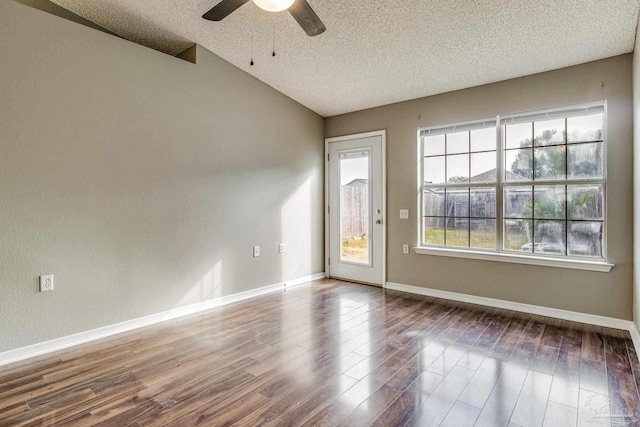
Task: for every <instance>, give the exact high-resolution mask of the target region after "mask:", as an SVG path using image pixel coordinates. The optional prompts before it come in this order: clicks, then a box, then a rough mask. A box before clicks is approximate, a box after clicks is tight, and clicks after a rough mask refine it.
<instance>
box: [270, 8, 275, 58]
mask: <svg viewBox="0 0 640 427" xmlns="http://www.w3.org/2000/svg"><path fill="white" fill-rule="evenodd" d="M271 34H272V40H271V43H272V44H271V47H272V49H271V56H276V14H275V13H273V14H271Z"/></svg>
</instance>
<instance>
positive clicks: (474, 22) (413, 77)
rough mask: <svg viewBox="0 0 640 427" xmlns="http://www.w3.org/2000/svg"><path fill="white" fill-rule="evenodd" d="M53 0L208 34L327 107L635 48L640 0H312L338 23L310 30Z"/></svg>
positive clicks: (136, 4)
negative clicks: (315, 32)
mask: <svg viewBox="0 0 640 427" xmlns="http://www.w3.org/2000/svg"><path fill="white" fill-rule="evenodd" d="M52 1H53V2H54V3H57V4H59V5H60V6H62V7H64V8H66V9H69V10H70V11H72V12H74V13H76V14H78V15H80V16H82V17H85V18H87V19H89V20H90V21H93V22H95V23H96V24H98V25H100V26H102V27H104V28H106V29H108V30H110V31H112V32H114V33H116V34H118V35H120V36H122V37H124V38H126V39H129V40H132V41H134V42H137V43H140V44H143V45H146V46H149V47H152V48H154V49H158V50H161V51H163V52H166V53H170V54H174V55H175V54H177V53H179V52H181V51H183V50H184V49H185V48H187V47H189V46H190V45H191V44H193V43H198V44H200V45H202V46H204V47H205V48H207V49H208V50H210V51H212V52H214V53H216V54H217V55H219V56H221V57H222V58H224V59H225V60H227V61H229V62H231V63H232V64H234V65H236V66H237V67H239V68H241V69H243V70H244V71H246V72H248V73H250V74H252V75H253V76H255V77H256V78H258V79H260V80H262V81H263V82H265V83H267V84H268V85H270V86H272V87H274V88H275V89H277V90H279V91H280V92H282V93H284V94H285V95H287V96H289V97H291V98H293V99H295V100H296V101H298V102H300V103H301V104H303V105H305V106H307V107H308V108H310V109H311V110H313V111H316V112H317V113H319V114H320V115H322V116H325V117H327V116H333V115H337V114H342V113H347V112H351V111H356V110H361V109H366V108H371V107H375V106H379V105H384V104H390V103H394V102H399V101H405V100H408V99H414V98H419V97H423V96H428V95H434V94H438V93H443V92H448V91H452V90H457V89H462V88H467V87H472V86H477V85H481V84H486V83H491V82H495V81H500V80H506V79H509V78H514V77H520V76H524V75H529V74H534V73H538V72H543V71H548V70H553V69H557V68H562V67H567V66H571V65H576V64H580V63H584V62H589V61H594V60H597V59H602V58H607V57H611V56H615V55H620V54H623V53H628V52H632V51H633V49H634V40H635V32H636V26H637V24H638V10H639V7H640V0H473V1H472V0H466V1H464V0H403V1H392V0H348V1H347V0H308V1H309V3H310V4H311V5H312V6H313V8H314V9H315V11H316V13H317V14H318V15H319V16H320V18H321V19H322V21H323V22H324V24H325V25H326V26H327V31H326V32H325V33H324V34H321V35H319V36H316V37H308V36H307V35H306V34H305V33H304V32H303V30H302V29H301V28H300V26H298V24H297V23H296V22H295V20H294V19H293V18H292V17H291V15H290V14H289V13H287V12H280V13H276V14H271V13H269V12H265V11H263V10H261V9H259V8H258V7H256V6H255V5H254V4H253V3H252V2H250V3H247V4H245V5H244V6H242V7H241V8H240V9H238V10H237V11H235V12H234V13H232V14H231V15H229V16H228V17H227V18H225V19H224V20H223V21H220V22H211V21H206V20H204V19H202V18H201V16H202V14H203V13H204V12H206V11H207V10H209V9H210V8H211V7H213V6H214V5H215V4H217V3H218V2H219V0H52ZM274 36H275V51H276V53H277V55H276V56H275V57H272V56H271V52H272V45H273V40H274ZM252 51H253V59H254V65H253V66H250V65H249V62H250V59H251V56H252Z"/></svg>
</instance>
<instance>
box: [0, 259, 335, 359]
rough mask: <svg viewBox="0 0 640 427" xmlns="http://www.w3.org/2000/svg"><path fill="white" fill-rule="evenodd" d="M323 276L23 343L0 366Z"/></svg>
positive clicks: (7, 353)
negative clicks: (24, 344) (47, 339)
mask: <svg viewBox="0 0 640 427" xmlns="http://www.w3.org/2000/svg"><path fill="white" fill-rule="evenodd" d="M324 277H325V275H324V272H323V273H318V274H313V275H311V276H306V277H300V278H297V279H293V280H287V281H284V282H280V283H276V284H275V285H269V286H264V287H261V288H258V289H252V290H250V291H245V292H239V293H237V294H233V295H228V296H225V297H220V298H216V299H212V300H207V301H203V302H199V303H197V304H192V305H188V306H185V307H178V308H174V309H172V310H168V311H163V312H161V313H156V314H151V315H149V316H145V317H140V318H137V319H132V320H127V321H125V322H121V323H116V324H113V325H109V326H104V327H102V328H97V329H92V330H90V331H85V332H80V333H78V334H74V335H69V336H66V337H62V338H56V339H54V340H51V341H45V342H41V343H38V344H33V345H30V346H27V347H21V348H17V349H15V350H9V351H6V352H4V353H0V366H2V365H7V364H9V363H13V362H18V361H21V360H25V359H29V358H31V357H36V356H41V355H43V354H46V353H51V352H54V351H58V350H63V349H65V348H69V347H73V346H75V345H79V344H84V343H86V342H89V341H94V340H97V339H100V338H105V337H108V336H111V335H116V334H120V333H122V332H127V331H130V330H133V329H137V328H142V327H144V326H149V325H153V324H156V323H160V322H164V321H166V320H171V319H176V318H178V317H182V316H187V315H189V314H195V313H199V312H201V311H205V310H210V309H212V308H215V307H220V306H223V305H228V304H232V303H234V302H238V301H243V300H246V299H249V298H254V297H257V296H260V295H264V294H268V293H272V292H278V291H283V290H286V289H291V288H294V287H296V286H300V285H303V284H305V283H308V282H311V281H313V280H318V279H323V278H324Z"/></svg>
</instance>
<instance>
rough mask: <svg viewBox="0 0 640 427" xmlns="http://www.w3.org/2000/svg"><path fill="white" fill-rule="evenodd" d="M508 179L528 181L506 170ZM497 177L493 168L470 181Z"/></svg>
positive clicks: (491, 179)
mask: <svg viewBox="0 0 640 427" xmlns="http://www.w3.org/2000/svg"><path fill="white" fill-rule="evenodd" d="M505 173H506V178H507V181H528V180H527V178H524V177H521V176H520V175H517V174H515V173H513V172H511V171H509V170H507V171H505ZM495 179H496V169H495V168H494V169H491V170H488V171H486V172H482V173H479V174H478V175H474V176H472V177H471V179H470V181H471V183H473V182H491V181H495ZM425 184H432V183H431V182H427V181H425ZM347 185H349V184H347Z"/></svg>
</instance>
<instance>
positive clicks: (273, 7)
mask: <svg viewBox="0 0 640 427" xmlns="http://www.w3.org/2000/svg"><path fill="white" fill-rule="evenodd" d="M294 1H295V0H253V2H254V3H255V4H256V5H257V6H258V7H259V8H260V9H264V10H266V11H267V12H282V11H283V10H286V9H289V6H291V5H292V4H293V2H294Z"/></svg>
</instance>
